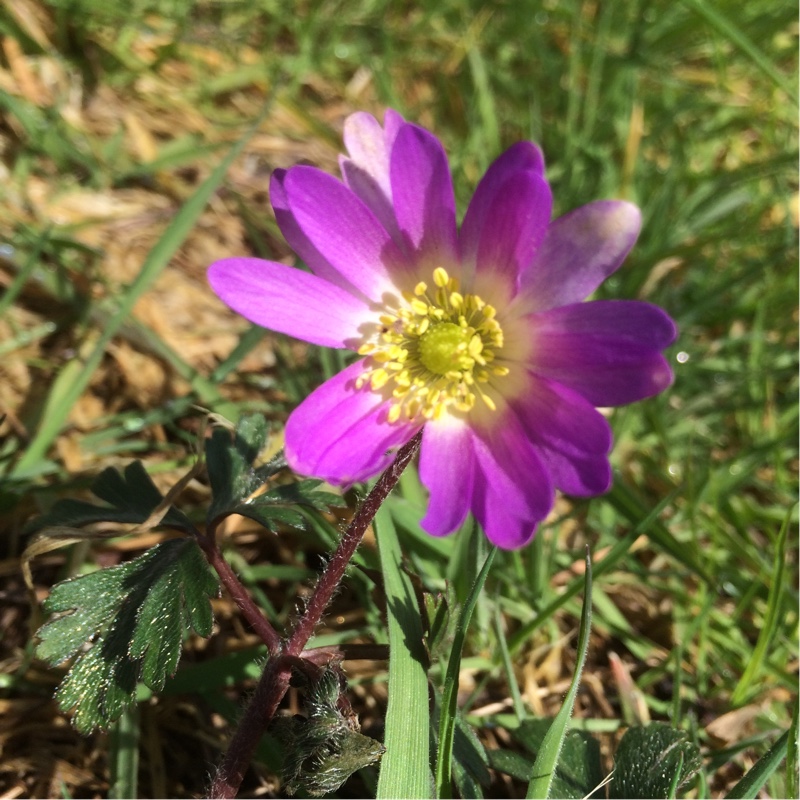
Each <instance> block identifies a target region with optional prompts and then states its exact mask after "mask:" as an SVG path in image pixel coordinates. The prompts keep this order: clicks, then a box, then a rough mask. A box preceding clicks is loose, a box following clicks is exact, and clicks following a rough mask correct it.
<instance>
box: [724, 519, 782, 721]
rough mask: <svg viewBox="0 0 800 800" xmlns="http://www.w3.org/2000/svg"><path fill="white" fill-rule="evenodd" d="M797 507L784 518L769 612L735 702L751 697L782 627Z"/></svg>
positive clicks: (771, 587)
mask: <svg viewBox="0 0 800 800" xmlns="http://www.w3.org/2000/svg"><path fill="white" fill-rule="evenodd" d="M794 510H795V509H794V506H793V507H792V508H790V509H789V511H788V512H787V514H786V517H785V518H784V521H783V526H782V527H781V530H780V533H779V534H778V543H777V545H776V547H775V558H774V560H773V566H772V580H771V581H770V587H769V598H768V600H767V613H766V616H765V618H764V622H763V624H762V625H761V626H760V629H759V632H758V640H757V641H756V646H755V647H754V648H753V652H752V654H751V656H750V660H749V661H748V662H747V666H746V667H745V670H744V673H743V674H742V677H741V678H740V679H739V683H738V684H737V685H736V689H735V690H734V692H733V697H732V698H731V703H732V704H733V705H734V706H738V705H742V704H743V703H744V702H745V700H746V699H747V694H748V692H749V691H750V687H751V686H752V684H753V681H754V680H755V678H756V676H757V675H758V671H759V670H760V669H761V666H762V664H763V662H764V659H765V657H766V654H767V650H768V648H769V644H770V642H771V641H772V639H773V637H774V636H775V634H776V633H777V632H778V630H779V626H780V613H781V606H782V603H783V599H784V582H785V579H786V567H787V564H788V563H789V554H788V552H787V550H788V544H787V543H788V534H789V527H790V525H791V521H792V514H793V513H794Z"/></svg>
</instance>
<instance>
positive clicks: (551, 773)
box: [526, 548, 636, 798]
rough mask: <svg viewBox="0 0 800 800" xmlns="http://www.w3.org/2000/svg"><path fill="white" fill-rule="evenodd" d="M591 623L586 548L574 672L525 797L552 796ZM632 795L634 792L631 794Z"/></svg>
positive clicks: (544, 742)
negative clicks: (576, 659)
mask: <svg viewBox="0 0 800 800" xmlns="http://www.w3.org/2000/svg"><path fill="white" fill-rule="evenodd" d="M591 626H592V559H591V557H590V555H589V552H588V548H587V553H586V575H585V578H584V590H583V612H582V613H581V624H580V628H579V630H578V661H577V663H576V664H575V673H574V675H573V676H572V682H571V683H570V685H569V690H568V691H567V696H566V697H565V698H564V703H563V705H562V706H561V709H560V710H559V712H558V714H556V717H555V719H554V720H553V723H552V725H550V727H549V728H548V730H547V733H546V734H545V737H544V739H543V740H542V746H541V749H540V750H539V753H538V754H537V756H536V762H535V763H534V765H533V775H532V777H531V782H530V783H529V784H528V792H527V795H526V797H528V798H547V797H551V796H552V792H553V782H554V779H555V774H556V765H557V764H558V763H559V757H560V754H561V748H562V747H563V745H564V740H565V738H566V733H567V726H568V725H569V720H570V717H571V716H572V707H573V705H574V704H575V697H576V695H577V694H578V686H579V685H580V681H581V673H582V672H583V665H584V664H585V663H586V653H587V652H588V650H589V631H590V629H591ZM631 796H632V797H635V796H636V795H631Z"/></svg>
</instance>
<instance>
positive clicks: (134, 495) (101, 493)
mask: <svg viewBox="0 0 800 800" xmlns="http://www.w3.org/2000/svg"><path fill="white" fill-rule="evenodd" d="M91 491H92V494H94V495H95V496H96V497H98V498H99V499H100V500H103V501H105V503H107V505H105V506H99V505H96V504H95V503H87V502H85V501H83V500H72V499H69V498H68V499H66V500H59V501H58V502H56V503H55V504H54V505H53V507H52V509H51V510H50V511H49V512H48V513H46V514H42V515H41V516H39V517H36V518H35V519H34V520H33V521H32V522H31V523H30V524H29V525H28V526H27V528H26V531H27V532H28V533H35V532H37V531H41V530H43V529H44V528H49V527H53V526H69V527H76V528H77V527H80V526H82V525H88V524H90V523H92V522H120V523H135V524H141V523H143V522H144V521H145V520H146V519H147V518H148V517H149V516H150V514H151V513H152V512H153V511H154V510H155V509H156V508H157V507H158V505H159V504H160V503H161V502H162V501H163V500H164V496H163V495H162V494H161V492H160V491H159V489H158V488H157V487H156V485H155V483H153V479H152V478H151V477H150V476H149V475H148V474H147V471H146V470H145V468H144V466H143V464H142V463H141V461H134V462H133V463H132V464H129V465H128V466H127V467H125V470H124V471H123V472H120V471H119V470H117V469H115V468H114V467H108V468H107V469H104V470H103V471H102V472H101V473H100V474H99V475H98V476H97V478H95V480H94V481H93V482H92V485H91ZM161 524H162V525H163V526H164V527H167V528H174V529H176V530H179V531H184V532H186V533H193V532H195V527H194V525H192V523H191V521H190V520H189V519H188V517H186V516H185V515H184V514H183V513H182V512H181V511H178V510H177V509H175V508H170V509H169V510H168V511H167V513H166V514H165V515H164V517H163V519H162V521H161Z"/></svg>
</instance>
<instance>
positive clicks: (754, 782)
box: [726, 726, 797, 800]
mask: <svg viewBox="0 0 800 800" xmlns="http://www.w3.org/2000/svg"><path fill="white" fill-rule="evenodd" d="M793 728H794V726H793ZM793 728H790V729H789V730H788V731H786V732H785V733H783V734H782V735H781V736H780V738H779V739H778V741H777V742H775V744H773V745H772V747H770V749H769V750H767V752H766V753H764V755H763V756H761V758H759V759H758V761H757V762H756V763H755V764H753V766H752V767H751V768H750V769H749V770H748V771H747V773H746V774H745V775H744V777H743V778H742V779H741V780H740V781H739V782H738V783H737V784H736V786H734V787H733V789H731V790H730V792H728V794H727V795H726V797H728V798H729V800H740V798H748V799H749V798H755V797H758V794H759V792H760V791H761V789H762V788H763V786H764V784H765V783H766V782H767V780H768V779H769V777H770V775H772V773H773V772H775V770H776V769H777V768H778V766H779V765H780V763H781V761H783V759H784V758H785V757H786V753H787V751H788V749H789V748H790V747H793V748H796V747H797V740H796V739H792V740H790V739H791V736H790V735H791V733H792V732H793ZM794 730H796V729H794ZM793 796H794V795H790V794H787V797H793Z"/></svg>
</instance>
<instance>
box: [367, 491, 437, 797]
mask: <svg viewBox="0 0 800 800" xmlns="http://www.w3.org/2000/svg"><path fill="white" fill-rule="evenodd" d="M375 532H376V535H377V539H378V549H379V550H380V555H381V570H382V572H383V581H384V587H385V591H386V613H387V616H388V620H389V654H390V655H389V705H388V708H387V709H386V735H385V738H384V745H385V746H386V754H385V755H384V756H383V759H382V761H381V772H380V776H379V778H378V792H377V797H378V798H379V800H380V798H389V797H408V798H426V797H430V796H431V781H430V755H429V754H430V712H429V709H428V675H427V670H426V666H425V665H426V664H427V660H428V656H427V653H426V652H425V649H424V647H423V632H422V620H421V619H420V613H419V606H418V605H417V599H416V596H415V594H414V587H413V586H412V585H411V579H410V578H409V577H408V575H407V574H406V573H405V572H404V571H403V570H402V568H401V566H400V564H401V558H402V557H401V553H400V543H399V542H398V540H397V532H396V531H395V527H394V523H393V522H392V518H391V515H390V514H389V513H388V511H387V510H386V506H383V507H382V508H381V509H380V511H378V515H377V516H376V518H375Z"/></svg>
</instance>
